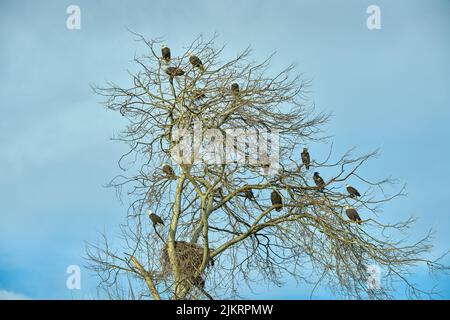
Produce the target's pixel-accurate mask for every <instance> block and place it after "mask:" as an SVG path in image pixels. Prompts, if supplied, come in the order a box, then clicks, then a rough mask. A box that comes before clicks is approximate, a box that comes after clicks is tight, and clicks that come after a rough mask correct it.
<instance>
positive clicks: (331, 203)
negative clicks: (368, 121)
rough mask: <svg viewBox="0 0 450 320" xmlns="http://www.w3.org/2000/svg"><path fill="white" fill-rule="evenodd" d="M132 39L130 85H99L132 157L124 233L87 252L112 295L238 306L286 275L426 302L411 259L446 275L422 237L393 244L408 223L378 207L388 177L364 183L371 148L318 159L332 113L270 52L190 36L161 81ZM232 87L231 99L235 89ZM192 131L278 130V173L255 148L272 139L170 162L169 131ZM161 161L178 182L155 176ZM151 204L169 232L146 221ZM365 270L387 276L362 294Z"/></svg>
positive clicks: (151, 47) (125, 164)
mask: <svg viewBox="0 0 450 320" xmlns="http://www.w3.org/2000/svg"><path fill="white" fill-rule="evenodd" d="M136 36H137V37H138V41H140V42H141V43H142V44H144V45H145V47H146V49H147V54H145V55H143V56H135V57H134V62H135V64H136V66H137V69H136V71H133V72H129V76H130V78H131V80H132V81H131V84H130V86H129V87H123V86H119V85H116V84H114V83H108V84H107V86H106V87H99V86H95V87H94V90H95V92H96V93H97V94H99V95H101V96H102V97H103V98H104V104H105V106H106V107H107V108H108V109H110V110H113V111H119V112H120V114H121V115H122V116H123V117H125V118H126V119H127V120H128V122H129V124H128V126H127V127H126V129H125V130H123V131H122V132H121V134H120V135H119V136H117V137H115V138H114V139H116V140H118V141H122V142H125V143H126V144H127V145H128V146H129V150H128V152H126V154H124V155H123V156H122V157H121V158H120V160H119V161H118V164H119V167H120V169H121V170H123V174H120V175H118V176H117V177H115V178H114V179H113V180H112V182H111V185H112V186H114V187H116V188H117V191H118V194H119V195H120V196H121V197H122V196H123V195H125V199H127V200H128V201H129V209H128V212H127V215H126V219H125V221H126V222H125V223H124V224H123V225H122V226H121V232H122V236H121V237H120V239H119V240H114V241H113V243H115V245H114V246H112V245H111V242H110V241H111V240H108V237H107V236H106V235H105V234H103V235H102V238H101V241H99V242H98V243H96V244H89V245H88V248H87V255H88V258H89V262H90V264H89V266H90V268H91V269H92V270H94V271H96V272H97V273H98V275H99V276H100V279H101V281H100V285H101V287H102V288H104V289H105V290H106V291H107V292H108V294H109V296H110V297H111V298H130V299H144V298H153V299H205V298H206V299H213V298H239V297H242V296H241V295H240V289H241V288H242V287H243V286H245V285H247V286H248V287H249V288H252V287H253V285H254V284H255V283H257V282H265V283H273V284H275V285H279V286H281V285H282V284H283V279H284V278H285V277H292V278H294V279H296V280H297V281H298V282H300V283H301V282H304V283H307V284H312V285H314V287H318V286H326V287H328V288H331V289H332V290H333V291H335V292H336V293H337V294H338V295H340V296H342V297H349V298H376V299H383V298H391V297H392V295H393V290H392V289H393V288H394V287H395V285H396V283H397V282H398V281H400V282H402V283H403V284H404V285H405V286H406V287H407V288H408V292H409V294H410V296H411V297H422V296H424V295H426V296H427V295H431V294H433V292H426V291H423V290H421V289H420V288H418V287H416V286H415V285H414V284H413V283H410V282H409V280H408V279H409V278H408V272H410V271H411V270H412V269H411V268H413V267H414V266H416V265H419V264H425V265H426V266H428V267H429V268H430V269H432V270H444V271H445V270H448V268H447V267H446V266H445V265H444V264H442V263H441V262H440V261H439V260H433V261H431V260H428V259H427V258H426V257H427V255H428V253H429V252H430V250H431V244H430V235H429V234H428V235H425V236H424V237H423V238H422V239H421V240H419V241H417V242H415V243H412V244H408V243H406V242H404V241H403V240H400V239H402V235H403V234H404V232H405V231H407V229H408V228H409V227H410V226H411V224H412V223H413V222H414V221H413V219H408V220H407V221H403V222H396V223H388V222H386V220H388V219H384V215H383V214H382V211H381V209H382V205H383V204H384V203H386V202H389V201H391V200H392V199H394V198H396V197H399V196H402V195H404V189H403V188H401V189H400V191H397V192H396V193H394V194H391V195H388V194H387V193H386V191H385V187H386V186H389V185H391V184H392V182H393V181H392V180H390V179H382V180H380V181H371V180H370V179H367V178H365V177H364V176H363V172H364V170H363V165H365V164H366V163H367V162H368V161H369V160H370V159H372V158H375V157H376V156H377V152H373V153H370V154H366V155H363V156H354V155H353V152H354V151H353V150H350V151H348V152H347V153H345V154H344V155H342V156H340V157H338V158H337V160H333V159H334V155H333V152H332V147H331V148H330V152H329V154H328V156H327V157H325V159H323V160H318V159H317V158H316V157H315V156H314V144H316V143H321V142H324V141H325V139H326V138H327V137H324V136H323V133H322V131H321V128H322V127H323V125H324V124H325V123H326V122H327V120H328V119H329V117H328V115H326V114H321V113H317V112H316V111H315V109H314V105H313V104H311V103H308V88H309V83H308V81H306V80H304V79H303V76H296V75H292V73H293V71H294V67H293V66H289V67H287V68H286V69H284V70H281V71H280V72H277V73H274V72H273V70H272V69H271V68H269V65H270V61H271V57H269V58H268V59H267V60H265V61H263V62H261V63H258V62H255V61H253V60H251V50H250V49H246V50H244V51H243V52H242V53H240V54H239V55H237V56H236V57H235V58H233V59H229V60H226V61H224V60H222V57H223V56H224V55H225V52H224V49H225V47H224V46H222V47H217V46H216V45H215V41H216V37H213V38H212V39H204V38H203V37H199V38H197V39H196V40H195V41H193V42H192V43H191V44H190V45H189V46H187V47H186V48H184V50H183V52H177V51H176V50H172V59H171V61H170V66H171V67H174V68H179V70H183V71H184V74H183V75H180V76H170V75H168V74H167V72H166V69H167V68H168V67H169V64H168V62H167V61H164V60H163V59H162V58H161V54H160V48H161V43H162V41H161V40H160V39H156V40H147V39H145V38H144V37H142V36H140V35H136ZM190 54H195V55H196V56H197V57H199V58H200V59H201V61H202V63H203V67H204V70H201V69H200V68H198V67H195V66H193V65H192V64H191V63H190V62H189V56H190ZM234 83H236V84H238V85H239V92H236V91H235V90H231V87H232V84H234ZM195 123H201V130H202V131H201V133H202V134H206V132H207V131H208V130H211V129H217V130H219V132H221V133H228V132H236V131H238V130H240V129H252V130H254V131H255V132H263V131H264V132H268V133H274V132H277V133H278V134H279V154H278V155H277V156H278V157H279V159H277V163H276V164H274V163H273V162H270V163H269V165H270V166H272V165H275V167H276V165H277V164H279V167H278V168H277V170H275V171H272V172H271V173H267V172H265V171H264V170H261V169H267V168H266V167H265V166H266V164H267V163H266V162H265V161H264V160H263V158H264V152H266V151H267V150H262V149H264V148H258V149H257V150H256V149H252V147H255V146H258V144H259V142H261V141H262V142H269V141H268V140H270V139H269V138H261V137H259V138H258V139H262V140H257V139H256V140H252V139H250V138H249V139H247V140H245V141H244V142H243V145H241V147H244V148H236V149H238V152H240V156H241V158H240V159H241V160H242V159H244V160H245V161H244V163H243V162H242V161H237V160H236V161H228V162H225V161H224V162H222V163H216V164H214V163H212V164H211V163H207V162H206V161H197V162H192V163H189V162H187V163H177V162H175V161H174V160H173V154H172V151H173V150H176V149H177V148H178V150H179V147H180V146H181V145H182V142H181V138H182V137H180V136H177V135H176V134H175V132H176V130H179V129H193V128H194V127H195ZM252 137H253V136H252ZM253 138H254V137H253ZM264 139H266V140H265V141H263V140H264ZM327 139H328V138H327ZM233 141H234V140H233ZM327 141H328V140H327ZM210 142H211V141H210ZM202 143H204V142H202ZM236 144H237V143H236ZM188 145H189V143H188ZM261 145H264V146H265V145H266V144H261ZM305 146H309V148H310V150H311V168H310V169H309V170H307V169H306V168H305V166H304V164H303V163H302V160H301V157H300V152H301V149H302V148H303V147H305ZM221 148H222V147H220V148H219V149H221ZM194 149H195V147H194ZM225 149H226V148H225ZM252 150H253V151H252ZM225 151H228V152H229V151H230V150H229V149H226V150H225ZM255 151H256V152H255ZM193 154H194V153H193ZM189 157H190V156H188V158H189ZM189 159H190V160H192V159H193V158H189ZM203 160H204V159H203ZM266 160H267V159H266ZM165 163H168V164H170V165H171V166H172V168H173V169H174V174H173V175H167V174H165V173H164V172H163V171H162V169H161V168H162V166H163V164H165ZM314 171H318V172H323V173H322V175H323V177H324V181H325V189H324V190H320V189H319V188H318V187H317V186H316V185H315V184H314V182H313V179H312V172H314ZM349 180H352V182H355V183H357V187H358V189H359V190H360V191H362V192H361V196H360V197H357V198H352V197H350V196H349V194H348V193H347V192H346V190H345V188H344V187H343V185H344V184H345V183H346V182H347V181H349ZM273 190H277V191H278V192H279V194H280V195H281V196H282V202H283V203H282V204H281V205H280V204H274V205H272V203H271V201H270V195H271V192H272V191H273ZM249 191H252V193H253V195H254V198H252V197H250V196H248V195H249ZM347 205H350V206H352V207H353V208H355V209H357V210H358V211H359V214H360V216H361V218H362V223H355V222H354V221H351V220H349V219H348V218H347V216H346V215H345V210H344V208H345V207H346V206H347ZM280 209H281V210H280ZM148 210H152V211H153V212H155V213H156V214H158V215H159V216H160V217H161V218H162V220H163V221H164V222H165V225H164V226H162V225H155V226H153V224H152V223H151V221H150V219H149V218H148V216H147V211H148ZM403 238H405V239H406V237H403ZM118 241H120V242H119V244H117V243H118ZM369 266H379V267H380V268H381V269H382V270H383V275H382V284H381V287H379V288H373V287H371V284H370V281H368V278H370V274H368V268H369Z"/></svg>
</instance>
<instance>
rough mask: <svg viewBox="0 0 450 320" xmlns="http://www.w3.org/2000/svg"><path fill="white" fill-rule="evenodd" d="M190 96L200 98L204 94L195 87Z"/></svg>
mask: <svg viewBox="0 0 450 320" xmlns="http://www.w3.org/2000/svg"><path fill="white" fill-rule="evenodd" d="M192 97H193V98H194V100H200V99H204V98H206V94H205V91H204V90H200V89H196V90H193V91H192Z"/></svg>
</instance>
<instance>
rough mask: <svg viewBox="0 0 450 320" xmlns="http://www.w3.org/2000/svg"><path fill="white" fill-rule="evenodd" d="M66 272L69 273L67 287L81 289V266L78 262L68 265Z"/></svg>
mask: <svg viewBox="0 0 450 320" xmlns="http://www.w3.org/2000/svg"><path fill="white" fill-rule="evenodd" d="M66 273H67V274H68V275H69V276H68V277H67V280H66V288H67V289H69V290H80V289H81V268H80V266H78V265H76V264H72V265H70V266H68V267H67V269H66Z"/></svg>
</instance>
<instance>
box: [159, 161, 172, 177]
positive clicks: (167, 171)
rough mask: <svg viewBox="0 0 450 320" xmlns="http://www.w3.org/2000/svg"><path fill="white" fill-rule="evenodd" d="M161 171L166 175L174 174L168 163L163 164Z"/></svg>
mask: <svg viewBox="0 0 450 320" xmlns="http://www.w3.org/2000/svg"><path fill="white" fill-rule="evenodd" d="M162 171H163V172H164V174H165V175H166V176H171V177H172V176H174V175H175V172H174V171H173V169H172V167H171V166H170V165H168V164H165V165H163V167H162Z"/></svg>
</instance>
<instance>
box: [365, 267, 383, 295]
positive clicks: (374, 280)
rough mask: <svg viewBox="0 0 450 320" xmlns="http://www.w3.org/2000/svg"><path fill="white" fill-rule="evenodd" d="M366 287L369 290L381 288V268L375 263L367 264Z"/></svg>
mask: <svg viewBox="0 0 450 320" xmlns="http://www.w3.org/2000/svg"><path fill="white" fill-rule="evenodd" d="M367 288H368V289H369V290H378V289H381V268H380V267H379V266H377V265H375V264H371V265H369V266H367Z"/></svg>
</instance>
